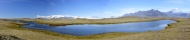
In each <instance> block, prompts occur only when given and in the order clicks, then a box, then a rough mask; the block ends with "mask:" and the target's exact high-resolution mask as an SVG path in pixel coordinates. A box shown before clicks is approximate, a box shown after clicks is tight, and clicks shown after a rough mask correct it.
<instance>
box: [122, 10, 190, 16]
mask: <svg viewBox="0 0 190 40" xmlns="http://www.w3.org/2000/svg"><path fill="white" fill-rule="evenodd" d="M126 16H137V17H175V18H190V13H185V12H182V11H179V12H176V11H173V10H172V11H168V12H161V11H159V10H155V9H151V10H148V11H138V12H135V13H129V14H124V15H123V16H122V17H126Z"/></svg>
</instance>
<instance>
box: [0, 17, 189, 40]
mask: <svg viewBox="0 0 190 40" xmlns="http://www.w3.org/2000/svg"><path fill="white" fill-rule="evenodd" d="M161 19H163V18H155V19H154V18H152V19H141V20H139V21H150V20H161ZM110 20H111V19H110ZM120 20H121V19H120ZM172 20H176V21H178V22H179V23H174V24H171V25H169V28H167V29H165V30H169V29H171V30H172V28H174V29H175V28H178V26H176V25H180V24H181V23H183V22H189V21H187V20H190V19H185V18H181V19H180V18H176V19H172ZM133 21H134V22H135V21H136V20H133ZM133 21H132V20H131V21H128V22H133ZM139 21H136V22H139ZM120 22H121V21H120ZM10 23H12V22H10ZM115 23H116V22H115ZM187 24H188V23H187ZM9 25H13V26H9V27H8V28H11V30H12V29H14V30H22V31H26V32H29V33H30V34H31V33H38V34H43V36H47V35H49V36H48V37H52V38H54V39H55V38H57V40H59V39H61V38H63V39H71V40H72V39H75V40H80V39H91V40H92V39H98V40H101V39H105V40H111V39H112V40H113V39H125V37H129V36H132V35H135V36H138V35H139V36H140V37H141V35H140V34H145V35H148V34H149V33H150V34H151V33H158V32H161V34H162V32H165V30H162V31H157V32H145V33H106V34H98V35H92V36H72V35H63V34H59V33H55V32H50V31H46V30H35V29H26V28H21V27H20V25H16V24H14V23H13V24H9ZM181 25H182V24H181ZM174 29H173V30H174ZM18 32H20V31H18ZM172 32H173V31H172ZM147 33H148V34H147ZM0 34H1V33H0ZM9 34H10V33H9ZM20 34H23V33H20ZM161 34H160V35H161ZM168 34H169V33H168ZM25 35H28V34H25ZM16 36H18V35H16ZM31 36H32V35H31ZM36 36H37V35H36ZM20 37H21V38H26V37H22V36H20ZM33 37H34V38H35V35H34V36H33ZM48 37H47V38H48ZM132 37H134V36H132ZM148 37H149V36H148ZM150 37H151V36H150ZM28 39H32V38H28ZM126 39H127V38H126ZM137 39H138V38H137ZM129 40H131V39H129Z"/></svg>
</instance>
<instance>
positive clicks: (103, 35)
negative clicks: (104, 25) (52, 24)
mask: <svg viewBox="0 0 190 40" xmlns="http://www.w3.org/2000/svg"><path fill="white" fill-rule="evenodd" d="M160 20H162V19H160ZM148 21H156V20H148ZM136 22H139V21H136ZM140 22H147V20H146V21H140ZM128 23H129V22H128ZM13 24H14V23H13ZM14 25H16V26H18V27H16V29H20V30H28V31H34V32H39V33H44V34H47V35H53V36H59V37H63V38H67V39H99V38H114V37H118V36H123V35H131V34H137V33H138V32H111V33H103V34H95V35H89V36H73V35H68V34H60V33H57V32H52V31H49V30H36V29H29V28H22V26H23V25H22V23H15V24H14ZM169 25H170V24H169ZM167 27H168V26H167ZM13 28H15V27H13ZM142 33H144V32H142ZM113 35H114V36H113Z"/></svg>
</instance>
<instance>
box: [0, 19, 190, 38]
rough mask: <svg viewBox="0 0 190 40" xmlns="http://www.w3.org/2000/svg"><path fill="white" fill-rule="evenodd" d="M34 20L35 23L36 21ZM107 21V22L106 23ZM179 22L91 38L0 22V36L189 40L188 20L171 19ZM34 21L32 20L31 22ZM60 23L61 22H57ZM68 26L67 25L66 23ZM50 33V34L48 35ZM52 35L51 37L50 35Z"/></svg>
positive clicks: (130, 20)
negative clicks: (136, 31)
mask: <svg viewBox="0 0 190 40" xmlns="http://www.w3.org/2000/svg"><path fill="white" fill-rule="evenodd" d="M160 19H164V18H145V19H142V18H119V19H101V20H102V21H101V20H96V21H95V20H93V21H92V20H89V19H77V20H67V21H65V20H57V21H55V22H54V21H52V20H45V21H48V22H45V21H42V20H39V19H36V20H37V21H40V22H42V23H55V24H59V23H64V24H66V23H67V22H71V23H72V21H78V20H80V21H83V20H88V21H85V22H73V23H88V22H89V23H90V22H91V23H97V22H100V23H104V22H108V23H120V22H136V21H137V22H138V21H150V20H160ZM167 19H168V18H167ZM36 20H35V21H36ZM106 20H107V21H106ZM117 20H119V21H117ZM173 20H176V21H179V22H178V23H174V24H171V25H170V26H169V28H167V29H165V30H161V31H157V32H144V33H107V34H99V35H92V36H82V37H76V36H68V35H65V36H63V35H62V36H61V34H56V33H55V34H54V32H52V33H50V32H48V31H39V30H32V29H24V28H18V27H19V26H15V25H14V26H11V25H13V24H11V23H12V22H8V21H2V20H0V22H1V23H0V34H3V35H14V36H17V37H19V38H23V39H25V40H188V39H190V21H189V20H190V19H185V18H176V19H173ZM31 21H34V20H31ZM59 21H61V22H59ZM68 24H69V23H68ZM48 33H50V34H48ZM52 34H53V35H52Z"/></svg>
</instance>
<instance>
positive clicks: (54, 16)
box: [36, 15, 102, 19]
mask: <svg viewBox="0 0 190 40" xmlns="http://www.w3.org/2000/svg"><path fill="white" fill-rule="evenodd" d="M36 18H45V19H76V18H84V19H102V17H79V16H70V15H50V16H40V15H37V17H36Z"/></svg>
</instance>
